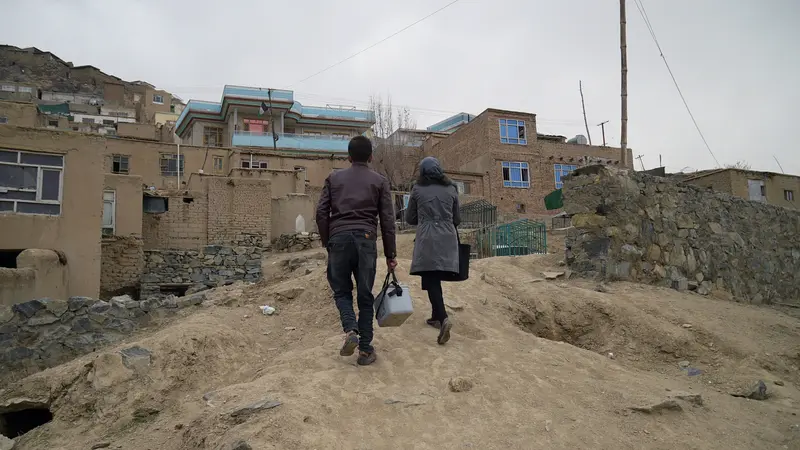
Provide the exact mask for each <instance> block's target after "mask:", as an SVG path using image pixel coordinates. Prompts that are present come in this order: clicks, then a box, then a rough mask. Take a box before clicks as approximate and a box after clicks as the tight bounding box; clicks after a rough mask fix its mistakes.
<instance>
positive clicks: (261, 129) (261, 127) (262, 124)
mask: <svg viewBox="0 0 800 450" xmlns="http://www.w3.org/2000/svg"><path fill="white" fill-rule="evenodd" d="M244 131H249V132H251V133H259V134H260V133H266V132H267V131H269V122H268V121H266V120H258V119H244Z"/></svg>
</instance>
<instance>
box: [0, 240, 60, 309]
mask: <svg viewBox="0 0 800 450" xmlns="http://www.w3.org/2000/svg"><path fill="white" fill-rule="evenodd" d="M64 263H65V261H64V259H63V257H61V256H59V254H58V253H56V252H54V251H53V250H43V249H27V250H24V251H23V252H22V253H20V254H19V255H17V268H16V269H8V268H0V305H13V304H14V303H20V302H25V301H28V300H31V299H34V298H39V297H55V298H64V297H66V296H67V287H68V279H67V276H68V274H67V266H66V265H65V264H64Z"/></svg>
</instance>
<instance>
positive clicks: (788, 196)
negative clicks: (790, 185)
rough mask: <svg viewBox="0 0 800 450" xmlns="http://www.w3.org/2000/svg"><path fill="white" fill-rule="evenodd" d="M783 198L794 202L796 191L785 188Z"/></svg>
mask: <svg viewBox="0 0 800 450" xmlns="http://www.w3.org/2000/svg"><path fill="white" fill-rule="evenodd" d="M783 198H784V200H786V201H789V202H793V201H794V191H790V190H788V189H787V190H784V191H783Z"/></svg>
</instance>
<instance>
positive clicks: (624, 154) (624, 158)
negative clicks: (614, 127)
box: [619, 0, 628, 167]
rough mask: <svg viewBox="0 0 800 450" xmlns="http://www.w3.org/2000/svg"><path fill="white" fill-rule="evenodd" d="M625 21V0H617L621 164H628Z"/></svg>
mask: <svg viewBox="0 0 800 450" xmlns="http://www.w3.org/2000/svg"><path fill="white" fill-rule="evenodd" d="M626 27H627V22H626V18H625V0H619V50H620V56H621V58H620V60H621V63H622V64H621V65H622V67H621V69H622V77H621V83H620V91H621V95H620V97H621V100H622V104H621V110H622V111H621V112H622V118H621V122H620V138H619V146H620V152H621V155H620V162H621V163H622V165H623V166H625V167H627V165H628V37H627V31H626Z"/></svg>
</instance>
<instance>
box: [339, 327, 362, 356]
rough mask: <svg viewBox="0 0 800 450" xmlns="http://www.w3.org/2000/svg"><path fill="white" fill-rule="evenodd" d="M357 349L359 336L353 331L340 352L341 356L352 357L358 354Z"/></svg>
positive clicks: (346, 338)
mask: <svg viewBox="0 0 800 450" xmlns="http://www.w3.org/2000/svg"><path fill="white" fill-rule="evenodd" d="M356 347H358V335H357V334H356V332H355V331H351V332H349V333H347V336H345V338H344V344H342V349H341V350H339V354H340V355H342V356H350V355H352V354H353V353H355V352H356Z"/></svg>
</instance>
